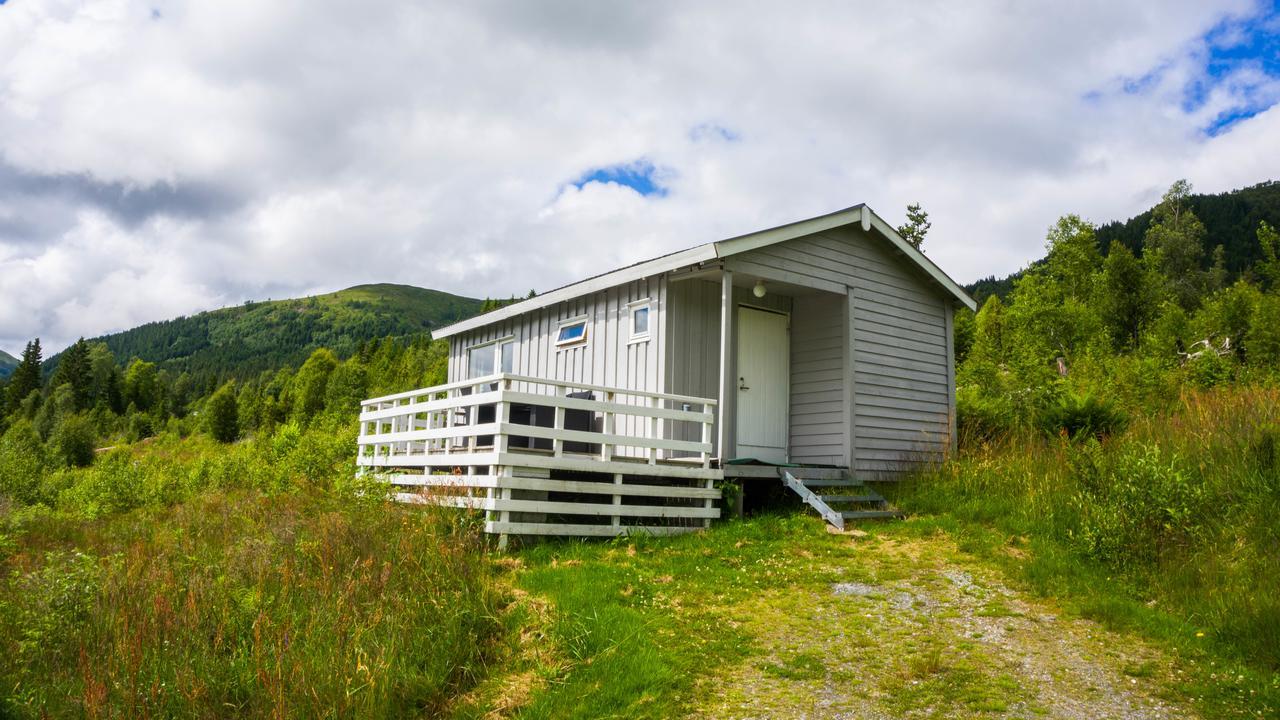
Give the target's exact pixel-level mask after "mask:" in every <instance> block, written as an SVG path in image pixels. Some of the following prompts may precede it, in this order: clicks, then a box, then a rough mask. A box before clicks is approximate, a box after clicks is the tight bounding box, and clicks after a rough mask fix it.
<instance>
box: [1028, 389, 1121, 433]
mask: <svg viewBox="0 0 1280 720" xmlns="http://www.w3.org/2000/svg"><path fill="white" fill-rule="evenodd" d="M1127 424H1128V416H1126V415H1125V414H1124V412H1123V411H1122V410H1120V408H1119V407H1118V406H1117V405H1116V404H1115V403H1114V402H1112V401H1110V400H1104V399H1102V398H1099V397H1098V396H1096V395H1093V394H1092V393H1086V394H1084V395H1075V394H1071V393H1067V394H1064V395H1063V396H1062V397H1060V398H1058V399H1057V400H1056V401H1053V402H1050V403H1049V404H1048V405H1047V406H1046V407H1045V408H1044V409H1043V410H1042V411H1041V413H1040V427H1041V428H1042V429H1043V430H1044V431H1045V432H1046V433H1048V434H1049V435H1052V436H1057V435H1061V434H1065V435H1067V436H1068V437H1070V438H1072V439H1078V438H1082V437H1096V438H1103V437H1106V436H1107V435H1111V434H1113V433H1117V432H1120V431H1122V430H1124V428H1125V426H1126V425H1127Z"/></svg>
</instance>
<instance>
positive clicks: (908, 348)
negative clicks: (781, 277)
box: [731, 227, 954, 479]
mask: <svg viewBox="0 0 1280 720" xmlns="http://www.w3.org/2000/svg"><path fill="white" fill-rule="evenodd" d="M731 260H732V263H733V266H734V267H737V268H740V269H741V268H750V267H758V268H769V269H772V270H776V271H778V272H780V273H783V274H785V276H786V277H787V278H788V281H790V282H803V279H804V278H812V283H811V285H812V287H816V288H821V289H827V288H830V287H831V286H833V285H839V286H841V287H846V288H847V292H848V294H849V297H848V300H847V302H848V307H849V312H850V313H851V314H852V320H851V322H848V321H847V320H846V318H845V316H844V313H843V309H842V307H841V304H840V302H839V301H838V300H835V298H836V297H837V296H833V295H816V296H801V297H800V298H798V299H797V303H796V307H797V313H796V316H795V318H794V320H793V335H792V336H793V347H792V358H793V361H792V367H793V386H792V427H791V445H792V453H793V459H794V460H797V461H801V462H831V460H830V459H829V458H832V457H843V455H844V453H845V451H846V449H847V448H848V447H850V446H851V447H852V452H851V454H852V465H853V468H854V471H855V472H857V473H859V474H860V475H861V476H862V477H865V478H869V479H876V478H891V477H896V476H899V475H901V474H902V472H903V471H906V470H910V469H912V468H915V467H918V466H919V465H920V464H921V463H923V462H931V461H934V460H937V459H939V458H941V457H942V455H943V452H944V450H945V449H946V448H947V447H948V444H949V443H950V435H951V433H950V427H951V425H950V423H951V415H952V412H953V410H952V403H953V401H954V400H953V397H954V388H953V386H952V384H953V382H954V381H953V380H952V377H953V374H952V371H951V368H950V364H949V363H950V357H949V347H950V346H949V338H948V336H947V333H948V330H947V328H948V327H949V320H950V318H949V317H948V313H950V312H951V305H950V302H949V301H948V300H947V299H945V298H944V296H943V295H942V293H941V292H940V291H939V290H937V289H936V287H935V285H934V284H933V282H932V281H931V280H930V279H928V278H927V277H926V276H925V275H924V273H923V272H922V271H920V270H919V269H918V268H916V267H915V266H914V265H912V264H911V263H909V262H907V261H906V259H905V258H902V257H900V256H898V255H896V254H895V253H894V251H893V250H892V248H891V247H890V246H889V245H888V244H887V243H885V242H884V241H883V240H881V239H879V238H873V237H870V236H868V235H867V234H865V233H863V232H862V231H861V230H857V229H852V228H847V227H846V228H839V229H836V230H830V231H827V232H822V233H816V234H814V235H809V236H806V237H803V238H797V239H795V240H790V241H787V242H784V243H779V244H777V245H771V246H768V247H764V248H759V249H757V250H752V251H750V252H747V253H743V254H742V255H740V256H735V257H734V258H732V259H731ZM762 272H763V270H762ZM807 303H814V304H815V307H813V308H812V310H810V309H807V308H806V307H805V305H806V304H807ZM846 323H847V324H846ZM846 327H848V328H851V331H850V330H847V329H845V328H846ZM814 333H821V336H822V337H827V338H830V337H837V336H838V337H840V338H841V340H842V343H841V349H842V352H847V353H849V357H847V358H842V364H841V365H839V366H837V365H836V364H835V358H834V356H832V355H830V354H826V355H824V354H823V351H824V350H829V349H828V348H826V347H825V346H823V345H821V344H814V343H813V342H808V345H809V346H810V347H812V351H813V352H814V353H815V354H814V355H813V356H812V357H811V358H805V357H802V355H803V352H802V350H803V349H804V348H805V347H806V341H802V340H801V338H802V337H803V336H806V335H811V334H814ZM837 333H838V335H837ZM850 335H851V337H849V336H850ZM844 361H847V362H844ZM824 362H825V363H827V364H826V365H824V364H823V363H824ZM828 365H829V366H828ZM836 367H840V368H841V370H840V372H839V378H840V382H844V381H845V380H846V378H848V376H849V375H852V382H853V388H852V393H849V392H848V389H849V388H848V387H847V386H843V385H841V384H838V383H837V382H836V381H835V380H833V378H834V377H835V375H836V373H835V368H836ZM845 418H852V423H853V428H851V429H850V428H847V427H843V428H842V430H841V436H840V441H841V442H840V443H835V442H833V438H832V430H833V429H834V428H836V427H837V426H838V425H837V423H839V424H840V425H847V424H848V422H849V421H848V420H846V419H845ZM824 458H826V459H824Z"/></svg>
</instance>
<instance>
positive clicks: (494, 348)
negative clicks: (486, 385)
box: [463, 335, 517, 380]
mask: <svg viewBox="0 0 1280 720" xmlns="http://www.w3.org/2000/svg"><path fill="white" fill-rule="evenodd" d="M507 345H510V346H511V369H510V370H504V369H503V368H502V348H504V347H506V346H507ZM516 345H517V343H516V338H515V336H514V335H507V336H506V337H500V338H497V339H496V340H487V341H485V342H482V343H476V344H475V345H470V346H468V347H467V348H466V351H465V352H464V353H463V358H464V360H465V361H466V363H465V365H466V375H467V378H466V379H467V380H475V379H476V378H474V377H471V353H473V352H476V351H478V350H483V349H485V348H490V349H491V352H492V353H493V370H492V371H491V372H490V373H489V375H495V374H497V373H505V372H514V371H515V367H516V349H517V348H516ZM480 377H488V375H481V376H480Z"/></svg>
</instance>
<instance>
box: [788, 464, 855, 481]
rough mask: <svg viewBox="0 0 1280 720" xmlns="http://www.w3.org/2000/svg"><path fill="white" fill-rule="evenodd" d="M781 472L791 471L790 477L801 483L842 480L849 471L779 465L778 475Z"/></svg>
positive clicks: (847, 475)
mask: <svg viewBox="0 0 1280 720" xmlns="http://www.w3.org/2000/svg"><path fill="white" fill-rule="evenodd" d="M783 472H788V473H791V477H793V478H795V479H797V480H799V481H800V482H803V483H807V482H809V481H811V480H843V479H845V478H847V477H849V471H848V470H847V469H845V468H806V467H779V468H778V476H779V477H781V476H782V473H783Z"/></svg>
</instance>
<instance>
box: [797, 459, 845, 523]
mask: <svg viewBox="0 0 1280 720" xmlns="http://www.w3.org/2000/svg"><path fill="white" fill-rule="evenodd" d="M782 482H783V483H784V484H785V485H786V486H787V487H788V488H790V489H791V491H792V492H794V493H795V494H797V495H799V496H800V499H801V500H803V501H804V502H805V503H806V504H808V505H809V506H810V507H812V508H813V509H814V510H817V511H818V514H819V515H821V516H822V517H823V518H824V519H825V520H826V521H827V522H829V523H831V524H832V525H834V526H835V527H836V528H838V529H840V530H843V529H844V518H843V517H842V516H841V515H840V513H838V512H836V511H835V510H832V509H831V507H830V506H829V505H827V504H826V503H824V502H822V500H820V499H818V496H817V495H815V494H814V493H813V491H812V490H810V489H809V488H807V487H805V486H804V484H803V483H801V482H800V481H799V480H797V479H796V478H795V476H794V475H792V474H791V473H790V472H787V471H783V473H782Z"/></svg>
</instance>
